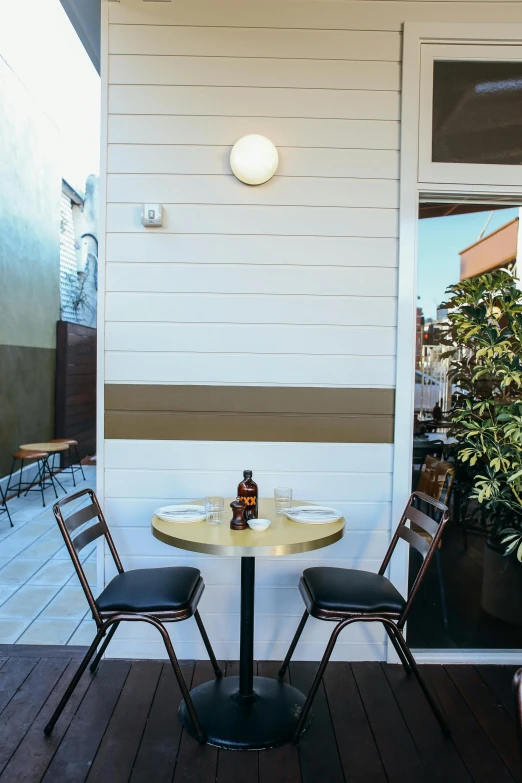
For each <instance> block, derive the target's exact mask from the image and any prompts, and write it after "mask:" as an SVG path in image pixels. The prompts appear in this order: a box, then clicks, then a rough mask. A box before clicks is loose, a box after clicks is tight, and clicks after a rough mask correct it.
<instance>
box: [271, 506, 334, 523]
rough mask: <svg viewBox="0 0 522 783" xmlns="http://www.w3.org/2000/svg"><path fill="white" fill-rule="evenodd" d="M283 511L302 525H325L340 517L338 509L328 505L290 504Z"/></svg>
mask: <svg viewBox="0 0 522 783" xmlns="http://www.w3.org/2000/svg"><path fill="white" fill-rule="evenodd" d="M284 512H285V514H286V516H287V517H288V519H292V520H293V521H294V522H301V523H302V524H304V525H327V524H328V523H329V522H337V520H338V519H340V518H341V517H342V514H341V512H340V511H338V510H337V509H336V508H330V506H292V508H285V509H284Z"/></svg>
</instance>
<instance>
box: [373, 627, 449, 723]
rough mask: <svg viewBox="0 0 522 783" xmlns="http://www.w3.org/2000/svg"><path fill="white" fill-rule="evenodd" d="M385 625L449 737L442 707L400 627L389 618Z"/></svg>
mask: <svg viewBox="0 0 522 783" xmlns="http://www.w3.org/2000/svg"><path fill="white" fill-rule="evenodd" d="M385 625H388V627H389V628H390V630H391V631H392V633H394V634H395V638H396V639H397V642H398V643H399V644H400V646H401V648H402V651H403V652H404V655H405V656H406V658H407V660H408V663H409V664H410V666H411V669H412V671H413V674H414V675H415V678H416V680H417V682H418V683H419V685H420V687H421V690H422V692H423V693H424V695H425V696H426V699H427V700H428V702H429V705H430V707H431V709H432V710H433V712H434V714H435V717H436V718H437V720H438V722H439V724H440V727H441V729H442V731H443V732H444V734H446V735H447V736H448V737H449V736H450V735H451V731H450V728H449V726H448V724H447V722H446V718H445V716H444V713H443V712H442V709H441V708H440V707H439V705H438V703H437V701H436V700H435V698H434V696H433V694H432V693H431V691H430V689H429V688H428V686H427V685H426V682H425V680H424V677H423V676H422V674H421V673H420V670H419V667H418V666H417V662H416V661H415V658H414V657H413V655H412V654H411V650H410V648H409V647H408V645H407V643H406V639H405V638H404V636H403V635H402V632H401V629H400V628H397V626H396V625H395V623H392V622H391V620H390V621H389V623H388V622H387V623H385Z"/></svg>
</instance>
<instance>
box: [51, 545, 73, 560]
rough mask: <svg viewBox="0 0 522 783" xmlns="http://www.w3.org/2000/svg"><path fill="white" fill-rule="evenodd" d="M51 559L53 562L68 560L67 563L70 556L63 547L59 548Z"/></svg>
mask: <svg viewBox="0 0 522 783" xmlns="http://www.w3.org/2000/svg"><path fill="white" fill-rule="evenodd" d="M52 559H53V560H68V561H69V562H71V556H70V554H69V552H68V551H67V549H66V548H65V545H64V546H62V547H60V549H59V550H58V552H56V554H55V555H53V557H52Z"/></svg>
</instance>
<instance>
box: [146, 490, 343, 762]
mask: <svg viewBox="0 0 522 783" xmlns="http://www.w3.org/2000/svg"><path fill="white" fill-rule="evenodd" d="M194 502H196V503H201V502H202V501H200V500H198V501H194ZM230 502H231V499H230V498H229V499H227V500H225V512H224V516H223V524H221V525H209V524H208V523H207V522H194V523H180V522H163V521H161V520H160V519H158V517H156V516H153V517H152V533H153V535H154V537H155V538H158V539H159V540H160V541H163V542H164V543H165V544H169V545H170V546H174V547H178V548H179V549H188V550H190V551H192V552H203V553H204V554H208V555H221V556H222V557H240V558H241V627H240V664H239V677H225V678H222V679H216V680H212V681H211V682H205V683H203V684H202V685H199V686H198V687H197V688H195V689H194V690H193V691H192V692H191V694H190V695H191V696H192V700H193V702H194V707H195V709H196V712H197V714H198V718H199V720H200V723H201V725H202V727H203V730H204V731H205V734H206V738H207V742H208V743H209V744H211V745H217V746H218V747H221V748H232V749H234V750H261V749H263V748H275V747H277V746H278V745H284V744H285V743H286V742H290V740H291V739H292V736H293V734H294V731H295V728H296V725H297V721H298V719H299V714H300V712H301V709H302V707H303V704H304V702H305V696H304V695H303V694H302V693H301V692H300V691H298V690H297V689H296V688H293V687H292V686H291V685H288V684H287V683H285V682H281V681H279V680H274V679H270V678H268V677H254V581H255V562H256V561H255V558H256V557H276V556H279V555H292V554H296V553H298V552H310V551H312V550H313V549H321V548H322V547H325V546H328V545H329V544H333V543H334V542H335V541H339V539H340V538H342V536H343V533H344V525H345V522H344V519H343V518H342V517H341V519H339V520H337V521H336V522H328V523H326V524H322V525H305V524H302V523H300V522H293V521H291V520H290V519H288V517H286V516H285V515H284V514H278V513H276V510H275V507H274V501H273V499H271V500H270V499H263V498H260V500H259V517H260V518H262V519H270V520H271V521H272V524H271V525H270V527H269V528H268V529H267V530H263V531H255V530H250V528H249V529H248V530H231V529H230V526H229V521H230V519H229V515H228V512H229V505H228V504H229V503H230ZM294 502H295V504H296V505H312V504H307V503H302V502H301V501H294ZM231 516H232V513H231V511H230V517H231ZM179 717H180V720H181V723H182V724H183V726H184V727H185V729H186V730H187V731H188V732H189V733H190V734H192V735H193V736H195V734H194V730H193V727H192V722H191V720H190V717H189V715H188V713H187V710H186V706H185V702H184V701H182V702H181V704H180V708H179Z"/></svg>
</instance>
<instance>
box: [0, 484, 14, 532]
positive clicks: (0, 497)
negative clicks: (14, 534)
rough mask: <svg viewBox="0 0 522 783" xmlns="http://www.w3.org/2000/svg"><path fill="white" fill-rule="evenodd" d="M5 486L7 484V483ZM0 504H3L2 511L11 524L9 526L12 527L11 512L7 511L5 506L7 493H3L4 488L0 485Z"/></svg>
mask: <svg viewBox="0 0 522 783" xmlns="http://www.w3.org/2000/svg"><path fill="white" fill-rule="evenodd" d="M7 486H9V484H8V485H7ZM0 506H4V511H5V513H6V514H7V519H8V520H9V524H10V525H11V527H14V525H13V520H12V519H11V514H10V513H9V508H8V506H7V494H4V490H3V489H2V487H0ZM0 510H1V509H0Z"/></svg>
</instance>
